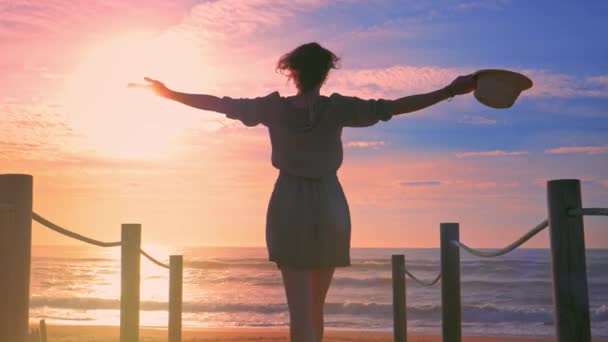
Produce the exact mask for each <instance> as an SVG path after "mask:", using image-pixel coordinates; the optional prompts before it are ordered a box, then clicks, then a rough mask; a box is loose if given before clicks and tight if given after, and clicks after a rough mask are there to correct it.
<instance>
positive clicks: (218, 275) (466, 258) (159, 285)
mask: <svg viewBox="0 0 608 342" xmlns="http://www.w3.org/2000/svg"><path fill="white" fill-rule="evenodd" d="M155 252H156V253H155ZM180 252H181V253H182V254H183V255H184V294H183V295H184V303H183V324H184V326H186V327H286V326H288V322H289V314H288V311H287V305H286V299H285V294H284V289H283V287H282V280H281V277H280V273H279V271H278V270H277V268H276V266H275V265H274V264H273V263H270V262H268V261H267V260H266V250H265V249H264V248H188V249H184V250H182V251H180ZM159 253H160V251H150V254H153V255H154V256H155V257H158V259H160V260H162V261H163V262H168V256H166V255H167V254H162V255H161V254H159ZM119 254H120V249H118V248H94V249H92V248H79V247H65V246H53V247H34V249H33V256H32V273H31V302H30V319H31V320H32V321H33V322H34V321H38V320H39V319H43V318H44V319H46V321H47V322H48V323H50V324H53V323H55V324H86V325H118V324H119V322H120V312H119V308H120V260H119ZM392 254H404V255H405V259H406V267H407V268H408V270H409V271H410V272H412V273H414V274H416V275H417V276H419V277H421V278H424V279H432V278H434V277H435V276H436V275H437V273H438V272H439V266H440V263H439V249H407V248H406V249H386V248H353V249H352V251H351V259H352V260H351V261H352V266H351V267H348V268H339V269H337V270H336V272H335V274H334V280H333V282H332V286H331V288H330V290H329V293H328V296H327V304H326V308H325V322H326V327H327V328H329V329H354V330H356V329H361V330H380V331H390V330H392V304H391V303H392V285H391V264H390V258H391V255H392ZM163 255H165V257H163ZM549 256H550V251H549V250H548V249H517V250H515V251H513V252H511V253H509V254H507V255H506V256H502V257H498V258H493V259H480V258H477V257H474V256H470V255H468V254H467V253H465V252H461V303H462V331H463V334H468V335H519V336H522V335H529V336H552V335H554V333H555V329H554V326H553V311H552V309H553V307H552V294H551V273H550V260H549ZM141 265H142V275H141V315H140V320H141V325H142V326H151V327H164V326H166V325H167V316H168V314H167V311H166V310H167V307H168V305H167V298H168V277H169V272H168V270H166V269H163V268H160V267H158V266H156V265H154V264H152V263H150V262H149V261H148V260H146V259H145V258H142V261H141ZM607 270H608V250H607V249H601V250H588V251H587V275H588V284H589V301H590V308H591V326H592V334H593V336H596V337H606V336H608V272H607ZM406 297H407V318H408V332H410V333H431V334H440V333H441V282H439V283H438V284H436V285H435V286H433V287H430V288H428V287H422V286H419V285H418V284H416V283H415V282H414V281H412V280H410V279H408V280H407V294H406Z"/></svg>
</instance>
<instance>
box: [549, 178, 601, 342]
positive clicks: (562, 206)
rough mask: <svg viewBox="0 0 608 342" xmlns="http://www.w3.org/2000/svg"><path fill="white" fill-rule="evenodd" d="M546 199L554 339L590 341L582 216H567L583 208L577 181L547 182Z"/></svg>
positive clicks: (568, 341)
mask: <svg viewBox="0 0 608 342" xmlns="http://www.w3.org/2000/svg"><path fill="white" fill-rule="evenodd" d="M547 202H548V211H549V236H550V239H551V270H552V273H553V302H554V306H555V308H554V317H555V328H556V334H557V341H558V342H591V326H590V322H589V295H588V289H587V267H586V261H585V232H584V227H583V217H582V216H580V215H577V216H570V215H568V210H569V209H572V208H581V207H582V200H581V185H580V181H579V180H577V179H560V180H553V181H549V182H548V184H547Z"/></svg>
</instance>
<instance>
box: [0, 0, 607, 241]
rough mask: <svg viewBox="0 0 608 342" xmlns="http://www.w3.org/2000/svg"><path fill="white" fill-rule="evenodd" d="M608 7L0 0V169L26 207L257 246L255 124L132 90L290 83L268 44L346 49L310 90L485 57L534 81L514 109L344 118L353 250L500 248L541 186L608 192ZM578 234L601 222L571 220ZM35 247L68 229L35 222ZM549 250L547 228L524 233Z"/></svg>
mask: <svg viewBox="0 0 608 342" xmlns="http://www.w3.org/2000/svg"><path fill="white" fill-rule="evenodd" d="M607 16H608V3H607V2H606V1H585V2H584V3H581V2H562V1H559V2H558V1H542V0H540V1H515V0H512V1H510V0H504V1H499V0H497V1H492V0H488V1H460V0H454V1H452V0H439V1H393V0H335V1H322V0H286V1H285V0H247V1H245V0H238V1H237V0H215V1H171V2H169V1H161V0H146V1H144V0H134V1H124V0H95V1H93V0H91V1H72V0H70V1H68V0H47V1H15V0H0V51H2V52H3V53H2V54H1V55H0V173H26V174H31V175H33V177H34V211H36V212H37V213H38V214H40V215H42V216H44V217H46V218H47V219H49V220H51V221H53V222H55V223H57V224H59V225H62V226H64V227H66V228H68V229H71V230H74V231H77V232H79V233H81V234H85V235H88V236H90V237H93V238H96V239H99V240H104V241H114V240H118V239H119V236H120V225H121V223H141V224H142V227H143V228H142V229H143V241H144V243H145V244H156V245H161V246H168V245H169V246H185V245H186V246H191V245H203V246H264V244H265V240H264V229H265V218H266V208H267V204H268V200H269V198H270V194H271V191H272V187H273V185H274V181H275V179H276V176H277V174H278V171H277V170H276V169H274V168H273V167H272V166H271V164H270V142H269V139H268V136H267V131H266V129H265V128H264V127H263V126H259V127H255V128H247V127H245V126H243V125H242V124H240V123H239V122H237V121H231V120H229V119H227V118H225V116H224V115H222V114H218V113H213V112H206V111H199V110H194V109H190V108H187V107H185V106H182V105H179V104H177V103H171V102H169V101H166V100H163V99H159V98H155V97H153V96H152V95H151V94H145V93H143V92H136V91H133V90H132V89H126V88H125V85H126V83H128V82H134V81H135V82H136V81H140V80H142V78H143V77H144V76H150V77H153V78H157V79H160V80H162V81H163V82H165V84H166V85H167V86H169V87H170V88H172V89H175V90H180V91H185V92H192V93H208V94H213V95H217V96H231V97H256V96H263V95H266V94H269V93H271V92H273V91H275V90H278V91H279V92H280V93H281V95H283V96H288V95H293V94H295V88H294V86H293V84H290V83H289V82H288V81H287V79H286V78H285V77H284V76H283V75H281V74H280V73H277V72H275V65H276V62H277V60H278V58H279V57H280V56H281V55H282V54H284V53H286V52H288V51H290V50H291V49H293V48H295V47H297V46H298V45H300V44H303V43H307V42H311V41H316V42H319V43H320V44H322V45H323V46H325V47H327V48H329V49H331V50H332V51H334V52H335V53H336V54H337V55H338V56H340V57H341V62H340V68H339V69H338V70H334V71H332V72H331V73H330V75H329V79H328V81H327V83H326V84H325V85H324V87H323V89H322V93H323V94H326V95H328V94H331V93H334V92H339V93H341V94H345V95H351V96H359V97H362V98H386V99H396V98H399V97H402V96H407V95H413V94H419V93H425V92H430V91H433V90H436V89H439V88H441V87H443V86H445V85H447V84H449V83H450V82H451V81H452V80H453V79H454V78H456V77H457V76H458V75H466V74H469V73H472V72H474V71H476V70H479V69H486V68H498V69H508V70H513V71H517V72H521V73H524V74H525V75H527V76H528V77H530V78H531V79H532V80H533V82H534V86H533V88H532V89H530V90H528V91H526V92H524V93H522V95H521V96H520V98H519V99H518V100H517V102H516V103H515V105H514V106H513V107H512V108H509V109H501V110H497V109H492V108H489V107H485V106H483V105H482V104H480V103H478V102H477V101H476V100H475V99H474V97H473V96H471V95H467V96H461V97H457V98H455V99H453V100H452V101H443V102H441V103H439V104H437V105H435V106H432V107H429V108H427V109H424V110H421V111H418V112H415V113H412V114H408V115H401V116H396V117H393V118H392V119H391V120H390V121H388V122H381V123H379V124H377V125H375V126H373V127H368V128H347V129H345V131H344V135H343V141H344V147H345V161H344V164H343V166H342V168H341V169H340V170H339V172H338V175H339V178H340V180H341V182H342V185H343V187H344V190H345V193H346V196H347V198H348V202H349V205H350V209H351V214H352V246H353V247H404V248H405V247H437V246H438V245H439V224H440V223H441V222H459V223H460V236H461V241H464V242H466V243H468V244H469V245H471V246H474V247H502V246H505V245H507V244H509V243H510V242H511V241H513V240H515V239H516V238H517V237H519V236H520V235H521V234H523V233H524V232H526V231H528V230H529V229H531V228H532V227H534V226H535V225H536V224H537V223H539V222H541V221H542V220H543V219H545V218H546V216H547V208H546V182H547V181H548V180H551V179H562V178H576V179H580V180H581V181H582V193H583V205H584V206H586V207H606V206H607V205H608V172H607V170H608V134H606V132H607V131H608V45H607V44H605V43H603V40H604V39H605V37H604V36H605V32H608V22H606V20H605V18H606V17H607ZM585 228H586V231H585V234H586V243H587V246H588V247H595V248H606V247H608V229H607V228H608V220H607V219H605V218H585ZM33 243H34V244H36V245H48V244H74V243H78V242H75V241H72V240H69V239H67V238H65V237H62V236H59V235H57V234H56V233H54V232H51V231H48V230H46V229H44V228H43V227H41V226H40V225H38V224H36V223H35V224H34V225H33ZM524 246H525V247H547V246H548V236H547V233H546V231H545V232H543V233H541V234H540V235H539V236H537V237H535V238H534V239H532V240H531V241H530V242H528V243H526V244H525V245H524Z"/></svg>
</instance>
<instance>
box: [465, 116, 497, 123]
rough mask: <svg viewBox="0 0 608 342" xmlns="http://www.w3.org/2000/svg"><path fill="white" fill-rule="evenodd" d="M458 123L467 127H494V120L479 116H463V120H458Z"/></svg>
mask: <svg viewBox="0 0 608 342" xmlns="http://www.w3.org/2000/svg"><path fill="white" fill-rule="evenodd" d="M458 122H460V123H463V124H469V125H486V126H489V125H496V122H497V121H496V120H494V119H489V118H486V117H484V116H480V115H465V116H464V118H462V119H461V120H458Z"/></svg>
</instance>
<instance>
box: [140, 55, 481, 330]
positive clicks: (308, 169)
mask: <svg viewBox="0 0 608 342" xmlns="http://www.w3.org/2000/svg"><path fill="white" fill-rule="evenodd" d="M337 62H338V57H336V55H335V54H333V53H332V52H331V51H329V50H327V49H325V48H323V47H322V46H320V45H319V44H317V43H309V44H305V45H302V46H300V47H298V48H296V49H295V50H293V51H291V52H289V53H287V54H285V55H284V56H282V57H281V58H280V60H279V62H278V65H277V69H278V70H280V71H284V72H286V73H287V76H288V77H289V79H291V80H293V82H294V83H295V86H296V88H297V90H298V93H297V94H296V95H294V96H287V97H283V96H281V95H279V93H278V92H276V91H275V92H273V93H271V94H269V95H267V96H264V97H257V98H254V99H233V98H230V97H222V98H220V97H215V96H211V95H202V94H186V93H181V92H177V91H173V90H171V89H169V88H167V87H165V85H163V84H162V83H161V82H159V81H156V80H152V79H149V78H146V81H148V82H150V83H149V84H146V85H139V86H140V87H146V88H150V89H152V90H153V91H155V92H156V93H157V94H158V95H160V96H162V97H165V98H168V99H171V100H174V101H177V102H181V103H183V104H185V105H188V106H192V107H195V108H199V109H203V110H209V111H215V112H219V113H224V114H226V116H227V117H229V118H231V119H237V120H240V121H241V122H242V123H244V124H245V125H247V126H255V125H258V124H263V125H265V126H267V127H268V131H269V134H270V140H271V143H272V164H273V166H275V167H276V168H277V169H279V170H280V172H279V176H278V179H277V181H276V183H275V186H274V190H273V192H272V196H271V198H270V202H269V205H268V211H267V216H266V244H267V249H268V255H269V260H271V261H274V262H276V263H277V266H278V267H279V268H280V270H281V274H282V277H283V284H284V286H285V292H286V295H287V302H288V306H289V314H290V335H291V340H292V341H294V342H296V341H297V342H300V341H302V342H309V341H311V342H313V341H321V340H322V339H323V305H324V303H325V295H326V294H327V290H328V289H329V285H330V283H331V279H332V276H333V273H334V268H335V267H344V266H349V265H350V229H351V227H350V213H349V208H348V204H347V201H346V198H345V197H344V193H343V191H342V187H341V185H340V182H339V181H338V177H337V176H336V172H337V170H338V168H339V167H340V165H341V163H342V141H341V135H342V128H343V127H366V126H371V125H374V124H375V123H377V122H378V121H380V120H383V121H387V120H389V119H390V118H391V117H392V116H393V115H398V114H404V113H411V112H414V111H417V110H420V109H423V108H426V107H428V106H431V105H433V104H435V103H437V102H440V101H442V100H445V99H447V98H450V97H453V96H454V95H460V94H465V93H468V92H471V91H472V90H473V89H475V79H474V77H473V76H472V75H467V76H459V77H458V78H456V79H455V80H454V81H453V82H452V83H451V84H449V85H448V86H446V87H444V88H441V89H439V90H436V91H433V92H430V93H426V94H420V95H412V96H406V97H403V98H400V99H397V100H383V99H379V100H363V99H360V98H358V97H349V96H343V95H340V94H337V93H334V94H332V95H331V96H329V97H327V96H322V95H320V89H321V86H322V85H323V84H324V83H325V80H326V78H327V75H328V73H329V71H330V70H331V69H334V68H336V63H337Z"/></svg>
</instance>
